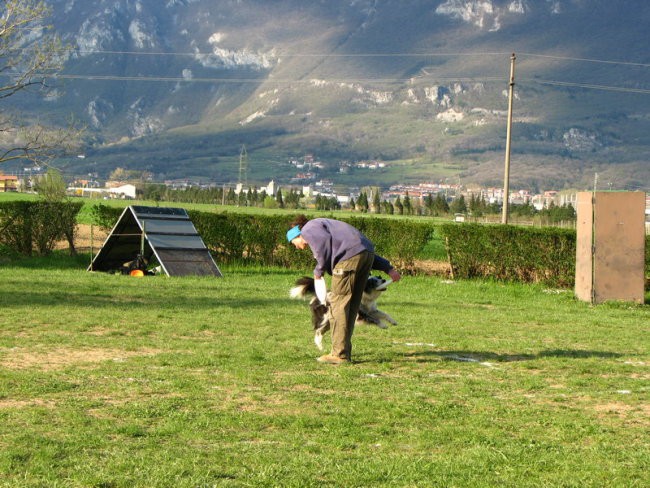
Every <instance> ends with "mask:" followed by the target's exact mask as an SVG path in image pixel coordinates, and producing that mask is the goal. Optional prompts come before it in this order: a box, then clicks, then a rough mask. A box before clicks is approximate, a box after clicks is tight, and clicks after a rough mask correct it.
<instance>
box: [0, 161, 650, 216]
mask: <svg viewBox="0 0 650 488" xmlns="http://www.w3.org/2000/svg"><path fill="white" fill-rule="evenodd" d="M79 157H83V155H80V156H79ZM288 164H290V165H292V166H293V167H294V169H295V174H294V176H293V177H292V178H290V179H289V180H288V181H286V182H279V181H275V180H271V181H268V182H267V183H266V184H262V185H253V184H251V185H249V184H248V183H246V182H245V180H244V181H239V182H229V183H216V182H214V183H210V182H208V183H206V182H204V181H203V182H199V181H192V180H189V179H175V180H165V181H161V182H156V181H154V179H153V177H152V175H150V174H148V173H146V172H141V171H132V170H127V169H123V168H117V169H116V170H115V171H113V172H112V173H111V175H110V176H109V178H108V179H106V180H104V181H101V180H100V179H99V178H98V177H97V175H94V174H90V175H87V177H84V178H74V179H73V180H72V181H69V182H67V181H66V184H67V185H68V187H67V193H68V194H69V195H71V196H79V197H91V198H103V199H113V198H118V199H137V198H142V199H153V200H158V201H182V200H181V199H182V197H183V196H185V197H189V199H191V200H201V201H209V202H212V203H222V204H235V205H250V206H254V205H255V206H268V207H274V206H280V207H285V206H286V207H288V208H310V207H312V208H317V209H321V210H338V209H351V210H361V211H370V212H375V213H399V214H403V213H408V214H412V215H428V214H433V213H435V214H443V213H452V214H469V215H471V214H473V213H474V214H476V213H479V210H480V213H481V214H485V213H490V210H491V211H492V213H497V212H498V211H499V209H500V208H501V206H502V205H503V202H504V198H505V196H504V189H503V188H497V187H481V186H479V185H473V184H467V185H462V184H461V183H460V181H458V182H449V181H447V180H445V181H438V182H435V181H430V182H420V183H414V184H397V185H391V186H390V187H388V188H380V187H378V186H372V185H369V186H366V187H358V186H352V187H347V188H345V189H342V185H341V184H335V183H334V181H333V180H332V179H329V178H324V177H321V174H322V172H323V170H324V169H325V167H326V166H325V165H324V164H323V163H321V162H320V161H318V160H317V159H316V158H315V157H314V156H313V155H311V154H306V155H304V156H302V157H300V158H290V159H289V160H288ZM388 164H389V163H386V162H383V161H378V160H364V161H354V162H351V161H340V162H339V164H338V172H339V173H340V174H346V173H349V172H350V171H359V170H367V171H374V170H379V169H382V168H385V167H387V165H388ZM45 173H46V169H45V168H43V167H39V166H33V167H27V168H24V170H23V172H22V173H21V174H13V175H5V174H2V173H1V172H0V192H9V191H17V192H25V191H32V190H33V188H34V186H35V185H36V182H37V181H38V179H39V178H41V177H43V175H44V174H45ZM241 176H242V175H241V171H240V179H241ZM246 179H247V178H246ZM370 179H371V178H369V180H370ZM577 192H578V190H561V191H560V190H546V191H543V192H541V193H533V192H532V191H531V190H529V189H513V190H511V191H510V192H509V195H508V203H509V205H512V206H513V207H515V208H516V207H517V206H521V207H525V208H528V209H530V210H532V211H533V212H535V211H536V212H542V211H544V210H547V209H550V208H558V207H559V208H569V207H570V208H571V209H575V203H576V199H577ZM199 194H204V195H201V196H197V195H199ZM434 199H435V200H436V201H437V202H438V204H439V205H438V206H437V207H436V206H435V205H434V204H435V201H434ZM188 203H192V202H188ZM405 207H406V210H405ZM434 208H435V210H434ZM568 215H570V213H569V214H568ZM646 215H647V216H648V219H649V220H650V194H647V195H646Z"/></svg>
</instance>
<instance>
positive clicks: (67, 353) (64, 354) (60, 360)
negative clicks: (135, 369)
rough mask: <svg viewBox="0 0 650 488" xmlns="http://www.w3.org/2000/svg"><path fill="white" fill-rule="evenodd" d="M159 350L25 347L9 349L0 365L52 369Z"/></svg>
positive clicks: (153, 353)
mask: <svg viewBox="0 0 650 488" xmlns="http://www.w3.org/2000/svg"><path fill="white" fill-rule="evenodd" d="M160 352H161V351H158V350H155V349H140V350H136V351H125V350H121V349H99V348H92V349H71V348H66V347H62V348H57V349H48V350H42V351H34V350H31V349H25V348H20V347H16V348H12V349H9V350H8V351H7V352H6V353H5V355H4V357H3V358H2V359H0V366H2V367H3V368H7V369H14V370H15V369H39V370H42V371H53V370H57V369H62V368H65V367H67V366H71V365H78V364H87V363H91V364H92V363H99V362H102V361H111V360H112V361H123V360H125V359H128V358H130V357H134V356H155V355H157V354H159V353H160Z"/></svg>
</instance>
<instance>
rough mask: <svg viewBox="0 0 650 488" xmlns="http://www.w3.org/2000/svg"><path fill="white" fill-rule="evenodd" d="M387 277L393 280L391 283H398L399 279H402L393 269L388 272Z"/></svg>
mask: <svg viewBox="0 0 650 488" xmlns="http://www.w3.org/2000/svg"><path fill="white" fill-rule="evenodd" d="M388 276H390V279H391V280H393V283H395V282H397V281H399V280H400V279H402V275H401V274H399V271H397V270H396V269H395V268H393V269H391V270H390V271H389V272H388Z"/></svg>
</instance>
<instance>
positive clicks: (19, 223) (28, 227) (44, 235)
mask: <svg viewBox="0 0 650 488" xmlns="http://www.w3.org/2000/svg"><path fill="white" fill-rule="evenodd" d="M82 206H83V203H78V202H42V201H9V202H0V244H3V245H4V246H7V247H9V248H10V249H12V250H14V251H16V252H18V253H20V254H23V255H25V256H31V255H33V254H34V253H36V254H39V255H45V254H49V253H50V252H52V250H53V249H54V245H55V244H56V242H57V241H60V240H62V239H67V241H68V243H69V246H70V251H71V252H73V253H74V252H75V248H74V235H75V230H76V225H77V224H76V218H77V214H78V213H79V211H80V210H81V207H82Z"/></svg>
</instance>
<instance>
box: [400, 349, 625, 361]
mask: <svg viewBox="0 0 650 488" xmlns="http://www.w3.org/2000/svg"><path fill="white" fill-rule="evenodd" d="M404 356H406V357H408V358H410V359H415V360H416V361H417V362H426V361H428V360H430V358H432V357H436V358H440V359H442V360H444V361H457V362H466V363H483V362H497V363H509V362H514V361H533V360H536V359H543V358H567V359H589V358H603V359H605V358H618V357H622V356H623V355H622V354H619V353H615V352H608V351H586V350H580V349H550V350H546V351H541V352H539V353H537V354H497V353H493V352H484V351H482V352H476V351H409V352H407V353H406V354H405V355H404Z"/></svg>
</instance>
